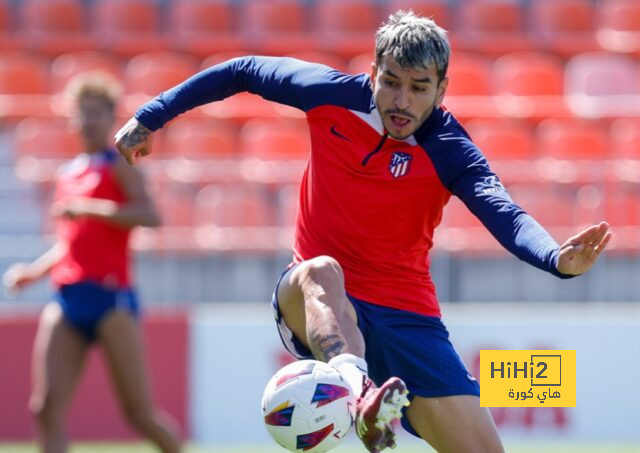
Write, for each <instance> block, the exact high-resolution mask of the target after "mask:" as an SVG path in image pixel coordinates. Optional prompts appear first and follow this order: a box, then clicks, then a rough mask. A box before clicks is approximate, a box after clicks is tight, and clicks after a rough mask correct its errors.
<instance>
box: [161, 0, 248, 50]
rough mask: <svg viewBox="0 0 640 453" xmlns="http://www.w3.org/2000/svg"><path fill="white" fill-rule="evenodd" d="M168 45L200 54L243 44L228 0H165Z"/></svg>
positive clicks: (242, 46)
mask: <svg viewBox="0 0 640 453" xmlns="http://www.w3.org/2000/svg"><path fill="white" fill-rule="evenodd" d="M167 18H168V20H169V35H170V42H171V46H172V47H173V48H175V49H177V50H181V51H183V52H187V53H190V54H192V55H195V56H197V57H199V58H204V57H206V56H207V55H211V54H213V53H216V52H228V51H232V50H235V49H241V48H244V47H245V46H246V43H245V40H244V39H243V38H242V37H241V36H240V35H239V34H238V33H237V30H236V26H235V14H234V6H233V2H232V1H231V0H180V1H172V2H170V3H169V7H168V11H167Z"/></svg>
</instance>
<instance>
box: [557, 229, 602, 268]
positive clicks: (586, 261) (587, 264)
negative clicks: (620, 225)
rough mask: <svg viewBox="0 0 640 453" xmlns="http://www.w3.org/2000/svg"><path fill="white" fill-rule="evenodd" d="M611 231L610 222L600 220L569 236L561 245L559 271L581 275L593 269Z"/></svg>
mask: <svg viewBox="0 0 640 453" xmlns="http://www.w3.org/2000/svg"><path fill="white" fill-rule="evenodd" d="M610 239H611V232H610V231H609V224H608V223H606V222H600V223H599V224H598V225H592V226H590V227H589V228H587V229H586V230H584V231H582V232H580V233H578V234H577V235H575V236H573V237H571V238H569V239H568V240H567V241H566V242H565V243H564V244H562V245H561V246H560V253H559V254H558V265H557V267H558V272H561V273H563V274H565V275H581V274H584V273H585V272H587V271H588V270H589V269H591V266H593V265H594V264H595V262H596V261H597V260H598V256H599V255H600V253H602V251H603V250H604V249H605V247H606V246H607V244H608V243H609V240H610Z"/></svg>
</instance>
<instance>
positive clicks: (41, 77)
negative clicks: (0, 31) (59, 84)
mask: <svg viewBox="0 0 640 453" xmlns="http://www.w3.org/2000/svg"><path fill="white" fill-rule="evenodd" d="M48 91H49V79H48V76H47V72H46V65H45V62H44V61H43V60H41V59H39V58H36V57H33V56H31V55H30V54H28V53H23V52H17V51H16V52H14V51H5V52H1V53H0V94H9V95H24V94H44V93H47V92H48Z"/></svg>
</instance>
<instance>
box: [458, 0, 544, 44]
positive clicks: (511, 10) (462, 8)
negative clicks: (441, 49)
mask: <svg viewBox="0 0 640 453" xmlns="http://www.w3.org/2000/svg"><path fill="white" fill-rule="evenodd" d="M522 8H523V7H522V6H521V5H520V4H519V3H518V2H514V1H510V0H483V1H468V2H462V3H460V4H459V6H458V8H457V12H458V16H459V22H458V24H457V28H456V29H457V33H456V34H455V35H454V36H453V38H452V43H453V45H454V46H456V47H458V48H461V49H463V50H467V51H477V52H481V53H484V54H486V55H490V56H497V55H501V54H505V53H508V52H517V51H524V50H532V49H534V48H535V44H534V42H533V41H532V40H531V38H530V37H529V36H528V35H527V34H526V33H525V23H524V17H523V11H522Z"/></svg>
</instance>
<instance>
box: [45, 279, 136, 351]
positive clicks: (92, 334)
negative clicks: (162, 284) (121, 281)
mask: <svg viewBox="0 0 640 453" xmlns="http://www.w3.org/2000/svg"><path fill="white" fill-rule="evenodd" d="M55 300H56V301H57V302H58V303H59V304H60V306H61V307H62V312H63V313H64V317H65V319H66V320H67V322H69V324H71V326H72V327H74V328H75V329H76V330H78V331H79V332H80V333H81V334H82V336H83V337H84V338H85V339H86V340H87V341H88V342H93V341H95V340H96V338H97V335H98V332H97V330H98V326H99V324H100V322H101V321H102V320H103V319H104V317H105V316H106V315H107V314H108V313H109V312H110V311H111V310H113V309H115V308H120V309H124V310H127V311H128V312H130V313H131V314H133V316H134V317H136V318H138V316H139V311H140V308H139V305H138V298H137V297H136V294H135V293H134V291H133V290H132V289H131V288H123V289H117V290H112V289H107V288H104V287H102V286H100V285H98V284H97V283H94V282H89V281H84V282H79V283H74V284H71V285H63V286H61V287H60V288H59V290H58V292H57V293H56V294H55Z"/></svg>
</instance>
